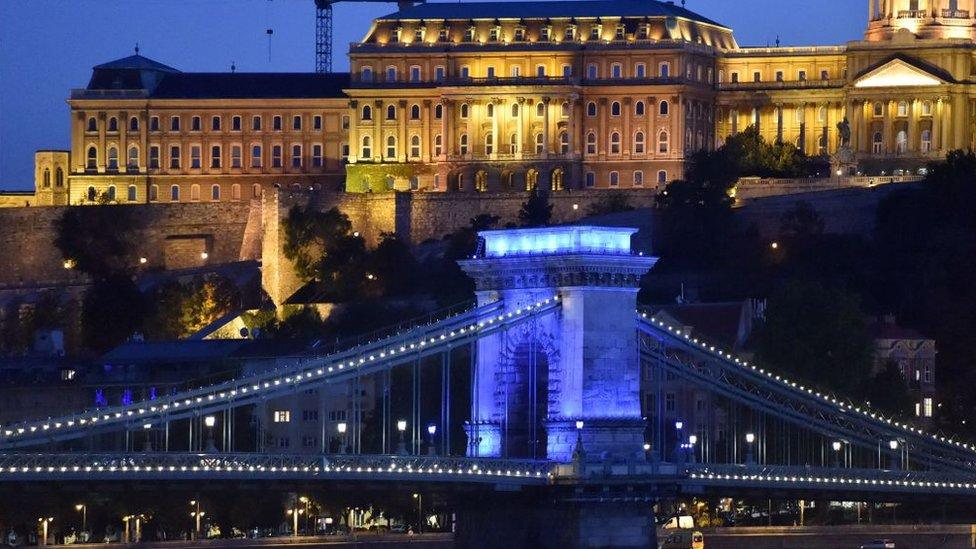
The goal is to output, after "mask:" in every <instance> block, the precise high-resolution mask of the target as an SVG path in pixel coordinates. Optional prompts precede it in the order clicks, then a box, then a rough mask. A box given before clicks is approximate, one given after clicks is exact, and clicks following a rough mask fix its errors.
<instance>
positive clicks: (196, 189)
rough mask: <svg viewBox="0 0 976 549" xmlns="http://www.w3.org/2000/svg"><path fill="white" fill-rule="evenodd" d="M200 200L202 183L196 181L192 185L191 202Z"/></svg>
mask: <svg viewBox="0 0 976 549" xmlns="http://www.w3.org/2000/svg"><path fill="white" fill-rule="evenodd" d="M199 201H200V185H197V184H196V183H194V184H192V185H190V202H199Z"/></svg>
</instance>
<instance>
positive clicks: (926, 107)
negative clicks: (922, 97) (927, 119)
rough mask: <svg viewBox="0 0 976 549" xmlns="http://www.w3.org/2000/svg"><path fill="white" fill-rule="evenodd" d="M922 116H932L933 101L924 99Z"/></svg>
mask: <svg viewBox="0 0 976 549" xmlns="http://www.w3.org/2000/svg"><path fill="white" fill-rule="evenodd" d="M922 116H932V102H931V101H923V102H922Z"/></svg>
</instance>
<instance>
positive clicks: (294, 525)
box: [285, 507, 302, 538]
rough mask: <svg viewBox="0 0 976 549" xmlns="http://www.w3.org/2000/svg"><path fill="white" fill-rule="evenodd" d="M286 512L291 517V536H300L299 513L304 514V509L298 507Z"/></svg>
mask: <svg viewBox="0 0 976 549" xmlns="http://www.w3.org/2000/svg"><path fill="white" fill-rule="evenodd" d="M285 514H286V515H288V516H290V517H291V537H293V538H297V537H298V515H300V514H302V510H301V509H298V508H297V507H295V508H292V509H289V510H287V511H285Z"/></svg>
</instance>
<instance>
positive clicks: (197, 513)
mask: <svg viewBox="0 0 976 549" xmlns="http://www.w3.org/2000/svg"><path fill="white" fill-rule="evenodd" d="M190 507H191V508H192V509H193V511H190V517H191V518H193V520H194V524H195V525H196V528H195V529H194V530H193V539H200V519H201V518H202V517H203V514H204V513H203V511H201V510H200V500H198V499H194V500H191V501H190Z"/></svg>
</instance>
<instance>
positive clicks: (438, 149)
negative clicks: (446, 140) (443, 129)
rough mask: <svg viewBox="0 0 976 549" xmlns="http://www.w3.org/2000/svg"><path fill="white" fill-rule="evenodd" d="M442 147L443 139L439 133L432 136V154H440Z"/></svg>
mask: <svg viewBox="0 0 976 549" xmlns="http://www.w3.org/2000/svg"><path fill="white" fill-rule="evenodd" d="M442 149H443V139H441V136H440V134H437V135H435V136H434V156H440V155H441V152H443V151H442Z"/></svg>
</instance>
